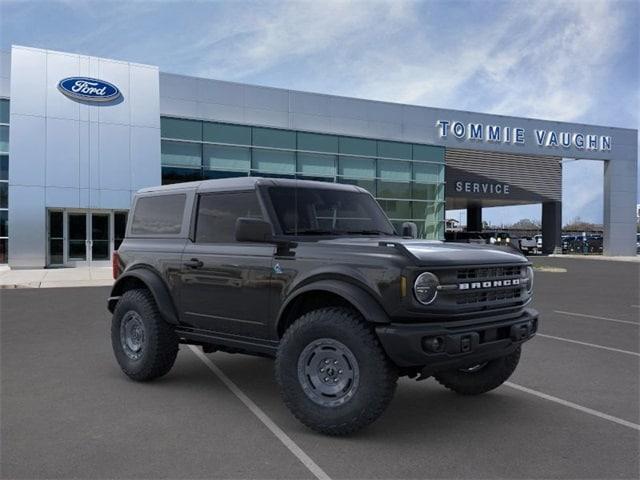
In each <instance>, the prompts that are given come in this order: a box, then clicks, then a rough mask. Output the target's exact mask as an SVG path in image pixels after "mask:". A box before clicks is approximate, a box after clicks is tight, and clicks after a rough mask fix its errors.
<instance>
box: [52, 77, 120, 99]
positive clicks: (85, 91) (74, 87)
mask: <svg viewBox="0 0 640 480" xmlns="http://www.w3.org/2000/svg"><path fill="white" fill-rule="evenodd" d="M58 90H60V91H61V92H62V94H63V95H66V96H67V97H69V98H74V99H76V100H84V101H87V102H110V101H113V100H116V99H117V98H120V95H121V94H120V90H119V89H118V87H116V86H115V85H113V84H112V83H109V82H105V81H104V80H98V79H97V78H89V77H69V78H63V79H62V80H60V82H58Z"/></svg>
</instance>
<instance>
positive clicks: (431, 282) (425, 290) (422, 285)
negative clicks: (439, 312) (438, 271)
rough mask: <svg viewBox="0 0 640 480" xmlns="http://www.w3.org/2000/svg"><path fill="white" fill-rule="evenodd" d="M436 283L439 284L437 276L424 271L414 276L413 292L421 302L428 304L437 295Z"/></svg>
mask: <svg viewBox="0 0 640 480" xmlns="http://www.w3.org/2000/svg"><path fill="white" fill-rule="evenodd" d="M438 285H440V282H439V281H438V277H436V276H435V275H434V274H433V273H431V272H424V273H422V274H420V275H419V276H418V278H416V281H415V283H414V284H413V294H414V295H415V296H416V299H417V300H418V301H419V302H420V303H421V304H423V305H429V304H430V303H432V302H433V301H434V300H435V299H436V295H438Z"/></svg>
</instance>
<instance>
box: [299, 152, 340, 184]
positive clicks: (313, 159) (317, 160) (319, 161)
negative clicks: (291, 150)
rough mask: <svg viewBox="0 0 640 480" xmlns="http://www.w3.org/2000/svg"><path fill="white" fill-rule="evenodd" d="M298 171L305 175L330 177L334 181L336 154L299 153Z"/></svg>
mask: <svg viewBox="0 0 640 480" xmlns="http://www.w3.org/2000/svg"><path fill="white" fill-rule="evenodd" d="M297 173H298V174H299V175H300V176H303V177H330V178H331V181H333V180H334V178H335V176H336V156H335V155H322V154H320V153H298V167H297Z"/></svg>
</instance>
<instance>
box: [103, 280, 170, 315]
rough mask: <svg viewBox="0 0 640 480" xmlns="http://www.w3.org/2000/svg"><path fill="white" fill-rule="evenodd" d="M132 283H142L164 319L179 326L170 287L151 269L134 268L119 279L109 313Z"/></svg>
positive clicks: (113, 292) (112, 296) (110, 298)
mask: <svg viewBox="0 0 640 480" xmlns="http://www.w3.org/2000/svg"><path fill="white" fill-rule="evenodd" d="M131 283H134V284H139V283H142V284H144V286H145V287H146V288H147V289H148V290H149V291H150V292H151V295H153V299H154V300H155V302H156V306H157V307H158V311H159V312H160V315H161V316H162V318H163V319H164V320H165V321H166V322H167V323H171V324H173V325H177V324H178V314H177V312H176V308H175V305H174V303H173V299H172V297H171V292H170V291H169V287H167V284H166V283H165V282H164V280H163V279H162V277H161V276H160V274H158V273H157V272H155V271H153V270H151V269H149V268H134V269H131V270H128V271H126V272H125V273H123V274H122V275H120V276H119V277H118V279H117V280H116V282H115V284H114V285H113V288H112V289H111V296H110V297H109V301H108V308H109V311H110V312H112V313H113V311H114V310H115V307H116V304H117V303H118V300H119V298H120V296H121V295H122V294H123V293H124V292H125V291H127V290H128V289H129V288H128V285H130V284H131Z"/></svg>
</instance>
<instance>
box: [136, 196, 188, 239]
mask: <svg viewBox="0 0 640 480" xmlns="http://www.w3.org/2000/svg"><path fill="white" fill-rule="evenodd" d="M186 198H187V196H186V195H185V194H184V193H178V194H171V195H154V196H149V197H140V198H138V201H137V202H136V205H135V210H134V212H133V218H132V220H131V233H132V234H133V235H158V236H162V235H177V234H179V233H180V230H181V229H182V218H183V215H184V206H185V202H186Z"/></svg>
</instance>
